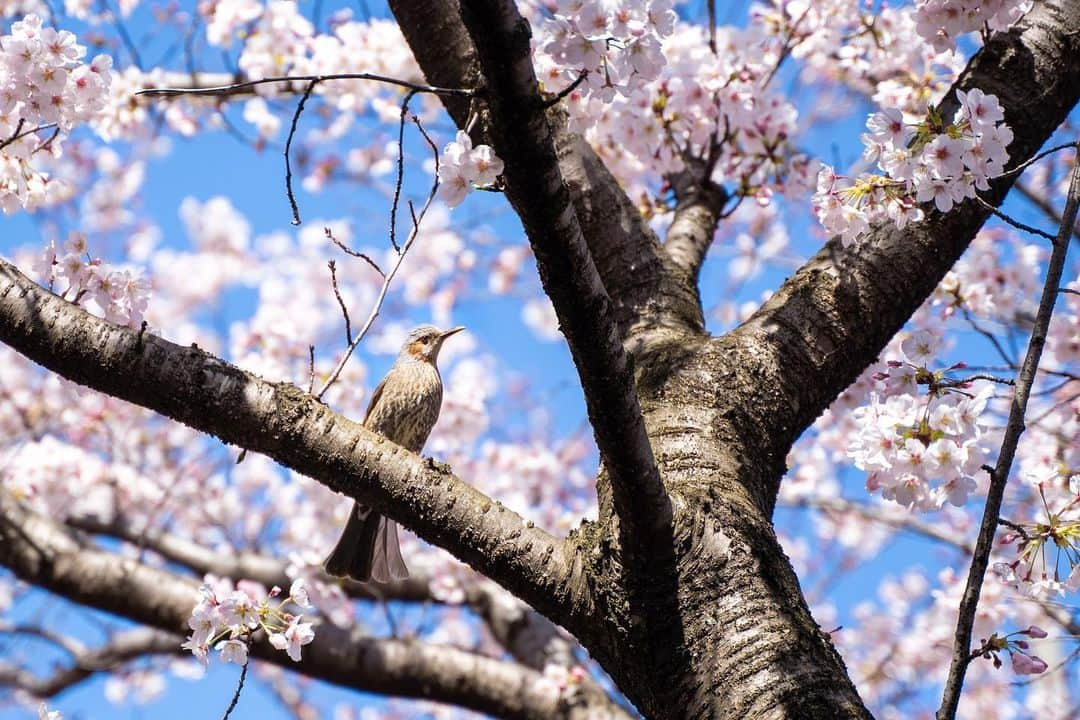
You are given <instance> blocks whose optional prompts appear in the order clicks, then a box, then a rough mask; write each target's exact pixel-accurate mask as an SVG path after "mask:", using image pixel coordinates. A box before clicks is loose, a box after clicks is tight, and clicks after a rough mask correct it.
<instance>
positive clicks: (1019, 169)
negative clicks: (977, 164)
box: [995, 142, 1077, 179]
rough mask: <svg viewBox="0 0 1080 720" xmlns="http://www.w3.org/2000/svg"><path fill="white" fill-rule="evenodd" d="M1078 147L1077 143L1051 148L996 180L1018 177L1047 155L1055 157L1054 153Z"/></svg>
mask: <svg viewBox="0 0 1080 720" xmlns="http://www.w3.org/2000/svg"><path fill="white" fill-rule="evenodd" d="M1076 145H1077V144H1076V143H1075V142H1070V143H1062V144H1061V145H1055V146H1054V147H1052V148H1049V149H1047V150H1043V151H1042V152H1041V153H1038V154H1036V155H1033V156H1032V157H1031V158H1029V159H1027V160H1025V161H1024V162H1022V163H1020V164H1019V165H1017V166H1016V167H1014V168H1010V169H1009V170H1005V171H1004V172H1002V173H1001V174H1000V175H997V176H995V179H997V178H1003V177H1008V176H1010V175H1016V174H1017V173H1020V172H1022V171H1023V170H1024V168H1026V167H1028V166H1029V165H1034V164H1035V163H1037V162H1039V161H1040V160H1042V159H1043V158H1044V157H1046V156H1047V155H1053V154H1054V153H1056V152H1060V151H1062V150H1068V149H1069V148H1075V147H1076Z"/></svg>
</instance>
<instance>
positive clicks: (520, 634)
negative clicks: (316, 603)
mask: <svg viewBox="0 0 1080 720" xmlns="http://www.w3.org/2000/svg"><path fill="white" fill-rule="evenodd" d="M64 523H65V524H66V525H67V526H68V527H72V528H76V529H78V530H81V531H83V532H87V533H92V534H95V535H107V536H109V537H112V538H116V539H118V540H123V541H125V542H129V543H133V544H136V545H139V546H141V547H145V548H148V549H150V550H153V551H154V552H156V553H157V554H159V555H161V556H162V557H164V558H165V559H166V560H169V561H170V562H174V563H176V564H178V565H182V566H184V567H186V568H188V569H190V570H192V571H193V572H195V573H196V574H198V575H206V574H213V575H218V576H221V577H229V578H234V579H248V580H254V581H256V582H258V583H260V584H262V585H264V586H265V587H267V588H270V587H273V586H274V585H277V586H278V587H283V588H284V587H288V586H289V584H290V583H291V582H292V578H291V577H289V575H288V574H287V573H286V571H285V563H284V562H282V561H280V560H278V559H276V558H272V557H268V556H266V555H260V554H258V553H252V552H245V551H239V550H237V551H235V552H229V553H220V552H214V551H213V550H210V549H208V548H205V547H203V546H202V545H199V544H197V543H194V542H192V541H190V540H186V539H184V538H182V537H179V536H177V535H174V534H171V533H168V532H165V531H163V530H158V529H147V530H145V531H140V530H136V529H134V528H132V526H131V525H130V524H129V523H127V522H125V520H124V519H123V518H122V517H119V516H118V517H116V518H113V519H112V520H111V521H108V522H103V521H101V520H99V519H97V518H94V517H90V516H77V517H69V518H67V519H66V520H65V521H64ZM324 580H325V581H326V582H339V583H342V586H343V589H344V590H345V592H346V594H347V595H349V597H352V598H359V599H363V600H376V601H398V602H438V601H437V600H436V598H435V597H434V596H433V595H432V594H431V589H430V578H428V577H427V576H426V575H424V574H417V573H412V574H410V575H409V577H408V578H405V579H404V580H395V581H393V582H390V583H378V584H372V583H360V582H355V581H342V580H340V579H338V578H330V577H324ZM464 591H465V604H466V605H468V606H469V607H470V608H471V609H472V610H473V612H475V613H476V614H477V615H478V616H480V617H481V618H482V619H483V620H484V622H485V623H486V624H487V625H488V628H489V629H490V630H491V634H492V635H493V636H494V638H495V639H496V640H497V641H498V642H499V643H500V644H501V645H502V646H503V647H504V648H506V650H507V651H508V652H509V653H510V654H511V655H513V656H514V658H515V659H516V660H517V661H518V662H520V663H522V664H524V665H526V666H528V667H530V668H532V669H534V670H543V669H544V666H546V665H548V664H549V663H555V664H557V665H560V666H563V667H570V666H571V665H573V664H575V660H574V658H573V647H574V643H572V642H571V641H570V640H568V639H566V638H565V637H564V636H563V635H562V634H561V633H560V632H559V630H558V628H557V627H556V626H555V625H554V624H553V623H552V622H551V621H550V620H548V619H547V618H545V617H544V616H543V615H540V614H539V613H538V612H536V611H535V610H533V609H532V608H530V607H528V606H527V605H525V604H524V603H522V602H521V601H520V600H517V599H516V598H512V596H509V595H506V594H505V593H504V592H503V591H501V590H500V589H499V588H498V586H497V585H495V584H494V583H492V582H491V581H490V580H486V579H478V580H477V581H476V582H469V583H466V584H465V586H464ZM0 631H2V628H0Z"/></svg>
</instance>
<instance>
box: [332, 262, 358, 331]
mask: <svg viewBox="0 0 1080 720" xmlns="http://www.w3.org/2000/svg"><path fill="white" fill-rule="evenodd" d="M326 265H327V267H329V268H330V284H331V285H333V286H334V297H336V298H337V304H338V306H339V307H340V308H341V314H342V315H344V316H345V344H346V345H352V325H351V324H350V323H349V309H348V308H347V307H345V301H344V300H342V299H341V290H339V289H338V284H337V263H335V262H334V261H333V260H331V261H329V262H328V263H326Z"/></svg>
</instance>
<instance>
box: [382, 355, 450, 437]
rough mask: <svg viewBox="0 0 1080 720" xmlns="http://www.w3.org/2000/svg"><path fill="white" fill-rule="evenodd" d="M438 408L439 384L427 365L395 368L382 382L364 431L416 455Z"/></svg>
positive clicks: (436, 418) (439, 400) (434, 373)
mask: <svg viewBox="0 0 1080 720" xmlns="http://www.w3.org/2000/svg"><path fill="white" fill-rule="evenodd" d="M441 407H442V380H441V378H440V377H439V371H438V370H437V369H436V368H435V367H434V366H433V365H431V364H430V363H426V362H424V363H420V362H417V363H408V364H406V365H400V364H395V366H394V367H392V368H391V369H390V372H389V373H387V376H386V379H385V380H384V381H383V388H382V393H381V395H380V396H379V399H378V402H377V403H376V404H375V406H374V407H372V408H371V412H370V413H369V414H368V417H367V422H366V423H365V424H366V426H367V427H368V429H370V430H373V431H375V432H377V433H379V434H380V435H382V436H383V437H386V438H387V439H389V440H392V441H394V442H395V443H397V444H398V445H401V446H402V447H405V448H408V449H409V450H412V451H413V452H417V453H418V452H420V450H422V449H423V447H424V443H425V442H426V441H427V437H428V435H429V434H430V433H431V429H432V428H433V427H434V426H435V421H436V420H438V419H439V409H440V408H441Z"/></svg>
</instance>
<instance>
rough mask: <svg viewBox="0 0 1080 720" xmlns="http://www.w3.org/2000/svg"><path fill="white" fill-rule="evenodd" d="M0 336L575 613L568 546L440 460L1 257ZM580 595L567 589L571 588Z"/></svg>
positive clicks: (522, 592) (539, 600) (526, 595)
mask: <svg viewBox="0 0 1080 720" xmlns="http://www.w3.org/2000/svg"><path fill="white" fill-rule="evenodd" d="M0 341H3V342H5V343H7V344H8V345H10V346H12V347H13V348H14V349H16V350H18V351H19V352H20V353H22V354H23V355H26V356H27V357H28V358H30V359H31V360H33V361H34V362H37V363H39V364H40V365H42V366H44V367H46V368H48V369H50V370H53V371H54V372H57V373H59V374H61V375H63V376H64V377H66V378H68V379H69V380H72V381H74V382H77V383H80V384H83V385H86V386H88V387H91V388H93V389H95V390H99V391H101V392H104V393H107V394H109V395H112V396H114V397H117V398H121V399H123V400H127V401H128V402H132V403H135V404H137V405H141V406H142V407H145V408H148V409H151V410H154V411H156V412H158V413H160V414H162V415H164V416H166V417H169V418H172V419H174V420H177V421H180V422H182V423H185V424H187V425H189V426H191V427H192V428H194V429H196V430H199V431H201V432H204V433H207V434H209V435H213V436H215V437H217V438H220V439H221V440H222V441H224V442H227V443H231V444H234V445H238V446H240V447H243V448H246V449H248V450H251V451H254V452H260V453H263V454H265V455H267V456H268V457H271V458H273V459H274V460H277V461H278V462H280V463H281V464H282V465H285V466H286V467H290V468H292V469H294V470H296V471H297V472H299V473H302V474H304V475H307V476H308V477H311V478H314V479H316V480H318V481H319V482H321V483H323V484H324V485H326V486H327V487H329V488H330V489H332V490H336V491H338V492H341V493H343V494H345V495H348V496H349V497H351V498H354V499H357V500H360V501H362V502H364V503H365V504H367V505H369V506H371V507H373V508H374V509H375V510H377V511H379V512H381V513H383V514H385V515H387V516H389V517H392V518H393V519H395V520H397V521H398V522H400V523H402V524H403V525H405V526H406V527H408V528H410V529H411V530H413V531H415V532H416V533H417V534H418V535H420V536H421V537H423V538H424V539H425V540H428V541H429V542H431V543H433V544H435V545H438V546H440V547H443V548H445V549H446V550H448V551H449V552H451V553H452V554H453V555H455V556H456V557H458V558H459V559H461V560H462V561H464V562H466V563H468V564H469V565H471V566H473V567H474V568H476V569H477V570H478V571H480V572H481V573H483V574H485V575H487V576H488V577H491V578H492V579H493V580H495V581H496V582H498V583H499V584H501V585H503V586H504V587H506V588H507V589H508V590H510V591H511V592H513V593H514V594H516V595H518V596H519V597H521V598H523V599H524V600H525V601H526V602H528V603H530V604H531V605H533V607H535V608H537V609H538V610H540V611H541V612H546V613H549V614H556V613H558V614H559V615H561V616H564V617H567V616H570V615H572V613H571V612H570V611H569V609H568V608H567V607H566V605H567V604H570V603H572V602H573V603H578V604H580V603H582V602H583V597H582V595H583V594H584V593H585V587H584V583H580V582H578V583H573V587H572V588H571V583H570V578H571V571H572V566H571V558H569V557H567V556H566V553H567V552H568V549H567V548H566V547H565V542H564V541H562V540H559V539H557V538H554V537H552V536H551V535H550V534H548V533H547V532H545V531H543V530H541V529H540V528H537V527H535V526H534V525H533V524H532V523H531V522H530V523H527V522H526V521H525V520H524V519H523V518H522V517H521V516H520V515H518V514H517V513H515V512H513V511H511V510H509V509H507V508H506V507H504V506H503V505H502V504H501V503H498V502H496V501H494V500H492V499H491V498H489V497H487V496H486V495H484V494H483V493H481V492H479V491H478V490H476V489H475V488H473V487H471V486H469V485H468V484H466V483H464V482H463V481H462V480H460V479H459V478H457V477H456V476H454V475H453V473H451V472H450V470H449V469H448V468H447V467H446V466H444V465H440V464H437V463H434V462H432V461H430V460H424V459H422V458H420V457H419V456H417V455H415V454H413V453H410V452H408V451H407V450H405V449H404V448H401V447H400V446H398V445H395V444H394V443H392V442H390V441H389V440H386V439H385V438H383V437H381V436H379V435H377V434H375V433H372V432H371V431H369V430H366V429H364V428H363V427H361V426H360V424H359V423H356V422H353V421H352V420H349V419H348V418H345V417H343V416H341V415H339V414H337V413H335V412H333V411H331V410H330V409H329V408H327V407H326V406H325V405H322V404H321V403H319V402H317V401H316V400H315V399H314V398H312V397H311V396H310V395H308V394H306V393H304V392H303V391H301V390H300V389H299V388H297V387H296V386H294V385H292V384H290V383H271V382H267V381H266V380H263V379H261V378H259V377H257V376H255V375H252V374H250V373H247V372H244V371H243V370H241V369H239V368H237V367H235V366H233V365H230V364H229V363H227V362H224V361H223V360H221V359H219V358H217V357H214V356H213V355H211V354H209V353H206V352H204V351H202V350H200V349H199V348H198V347H196V346H194V345H193V346H191V347H180V346H178V345H175V344H173V343H170V342H168V341H167V340H163V339H161V338H159V337H156V336H154V335H151V334H150V333H149V332H147V331H146V330H145V328H144V329H143V330H132V329H131V328H127V327H121V326H118V325H114V324H113V323H110V322H107V321H105V320H102V319H100V318H97V317H95V316H93V315H90V314H89V313H87V312H86V311H84V310H82V309H81V308H79V307H77V306H75V305H72V304H71V303H69V302H67V301H65V300H63V299H61V298H59V297H57V296H56V295H54V294H53V293H51V292H49V291H47V290H45V289H43V288H41V287H39V286H38V285H36V284H35V283H34V282H32V281H31V280H30V279H28V278H27V277H25V276H24V275H23V274H22V273H20V272H19V271H18V269H17V268H15V267H14V266H13V265H11V264H9V263H7V262H6V261H3V260H0ZM572 589H574V590H577V591H578V592H577V593H576V594H575V593H572V592H571V590H572Z"/></svg>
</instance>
